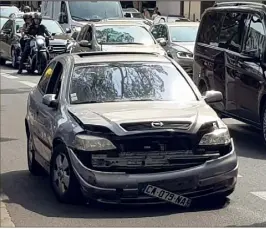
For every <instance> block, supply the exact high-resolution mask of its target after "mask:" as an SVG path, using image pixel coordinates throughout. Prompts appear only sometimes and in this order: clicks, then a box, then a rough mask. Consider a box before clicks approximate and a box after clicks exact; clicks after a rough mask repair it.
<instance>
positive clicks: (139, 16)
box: [132, 13, 144, 18]
mask: <svg viewBox="0 0 266 229" xmlns="http://www.w3.org/2000/svg"><path fill="white" fill-rule="evenodd" d="M132 15H133V17H134V18H144V16H143V15H142V14H141V13H132Z"/></svg>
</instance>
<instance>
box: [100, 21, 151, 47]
mask: <svg viewBox="0 0 266 229" xmlns="http://www.w3.org/2000/svg"><path fill="white" fill-rule="evenodd" d="M96 39H97V42H98V43H102V44H108V43H109V44H113V43H125V44H126V43H137V44H145V45H154V44H155V41H154V40H153V38H152V36H151V35H150V33H149V32H148V31H147V30H146V29H145V28H143V27H141V26H117V25H112V26H99V27H97V28H96Z"/></svg>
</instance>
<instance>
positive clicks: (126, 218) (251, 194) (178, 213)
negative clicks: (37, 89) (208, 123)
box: [0, 66, 266, 227]
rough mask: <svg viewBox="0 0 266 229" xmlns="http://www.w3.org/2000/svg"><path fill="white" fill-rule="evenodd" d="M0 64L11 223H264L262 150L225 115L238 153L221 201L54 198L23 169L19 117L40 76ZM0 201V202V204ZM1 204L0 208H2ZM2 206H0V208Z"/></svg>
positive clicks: (4, 179)
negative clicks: (232, 187) (136, 203)
mask: <svg viewBox="0 0 266 229" xmlns="http://www.w3.org/2000/svg"><path fill="white" fill-rule="evenodd" d="M0 67H1V69H0V70H1V188H2V199H3V203H4V205H3V206H6V208H7V210H8V213H9V216H10V217H11V220H12V222H13V223H14V225H15V226H16V227H226V226H252V227H256V226H260V227H263V226H266V178H265V176H266V152H265V151H266V150H265V148H263V146H262V140H261V137H260V136H259V134H258V132H257V131H256V130H254V129H253V128H252V127H250V126H248V125H245V124H243V123H240V122H237V121H235V120H231V119H227V120H225V122H226V123H227V124H228V125H229V127H230V130H231V135H232V136H233V138H234V140H235V144H236V149H237V153H238V156H239V163H240V168H239V174H240V176H239V178H238V184H237V188H236V191H235V192H234V193H233V194H232V195H231V196H230V198H229V199H228V203H227V204H226V205H225V206H223V207H222V206H213V205H212V204H211V203H202V205H199V206H196V207H194V208H193V209H187V210H183V209H180V208H177V207H175V206H170V205H166V206H157V207H154V206H153V207H141V208H139V207H134V208H133V207H92V206H89V205H87V206H77V205H75V206H74V205H64V204H60V203H58V202H57V201H56V200H55V198H54V196H53V194H52V192H51V190H50V187H49V183H48V179H47V178H46V177H41V178H39V177H33V176H31V175H30V174H29V172H28V170H27V163H26V135H25V129H24V117H25V113H26V101H27V95H28V93H29V91H30V90H31V88H32V87H33V86H34V85H35V84H36V83H38V80H39V76H36V75H34V76H30V75H26V74H25V75H20V76H18V75H17V74H16V70H14V69H12V68H10V67H6V66H0ZM1 206H2V205H1ZM1 209H2V208H1ZM1 212H2V210H1Z"/></svg>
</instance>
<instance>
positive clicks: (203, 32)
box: [198, 11, 224, 46]
mask: <svg viewBox="0 0 266 229" xmlns="http://www.w3.org/2000/svg"><path fill="white" fill-rule="evenodd" d="M223 16H224V14H223V13H220V12H215V11H213V12H208V13H206V14H205V15H204V16H203V18H202V22H201V26H200V29H199V37H198V42H201V43H204V44H208V45H214V46H218V44H219V36H218V34H219V33H220V31H221V27H222V22H223Z"/></svg>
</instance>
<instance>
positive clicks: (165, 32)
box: [160, 25, 168, 40]
mask: <svg viewBox="0 0 266 229" xmlns="http://www.w3.org/2000/svg"><path fill="white" fill-rule="evenodd" d="M160 30H161V31H160V33H161V38H164V39H165V40H168V30H167V28H166V26H165V25H161V28H160Z"/></svg>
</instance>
